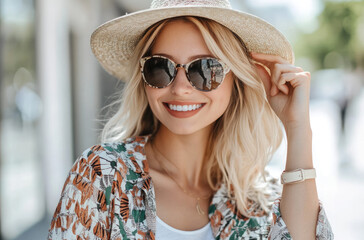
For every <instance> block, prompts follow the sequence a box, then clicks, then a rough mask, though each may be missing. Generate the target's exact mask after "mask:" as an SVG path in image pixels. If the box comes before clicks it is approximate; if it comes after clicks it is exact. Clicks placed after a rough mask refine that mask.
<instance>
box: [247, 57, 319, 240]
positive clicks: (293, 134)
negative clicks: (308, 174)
mask: <svg viewBox="0 0 364 240" xmlns="http://www.w3.org/2000/svg"><path fill="white" fill-rule="evenodd" d="M252 57H253V59H254V60H255V61H256V62H257V63H259V64H257V65H256V66H257V72H258V74H259V76H260V78H261V79H262V81H263V83H264V86H265V89H266V92H267V98H268V101H269V104H270V105H271V107H272V109H273V110H274V111H275V113H276V114H277V116H278V117H279V118H280V120H281V121H282V123H283V125H284V128H285V131H286V134H287V144H288V145H287V161H286V168H285V171H293V170H295V169H298V168H303V169H310V168H313V161H312V131H311V126H310V118H309V97H310V78H311V77H310V73H308V72H305V71H303V70H302V68H299V67H296V66H294V65H291V64H289V63H288V62H287V61H286V60H284V59H282V58H281V57H278V56H273V55H266V54H257V53H253V54H252ZM262 65H264V66H265V68H264V67H262ZM280 210H281V214H282V218H283V220H284V222H285V223H286V225H287V228H288V230H289V232H290V234H291V236H292V238H293V239H295V240H300V239H304V240H307V239H315V235H316V223H317V216H318V211H319V200H318V196H317V189H316V182H315V180H314V179H310V180H306V181H304V182H300V183H294V184H284V186H283V192H282V199H281V204H280Z"/></svg>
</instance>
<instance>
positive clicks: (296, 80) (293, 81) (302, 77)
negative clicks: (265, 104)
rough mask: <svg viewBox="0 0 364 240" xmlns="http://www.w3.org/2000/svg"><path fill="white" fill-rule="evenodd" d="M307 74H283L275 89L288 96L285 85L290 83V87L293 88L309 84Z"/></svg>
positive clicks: (287, 89)
mask: <svg viewBox="0 0 364 240" xmlns="http://www.w3.org/2000/svg"><path fill="white" fill-rule="evenodd" d="M309 80H310V78H309V73H308V72H303V73H284V74H282V75H281V77H280V79H279V81H278V83H277V87H278V89H280V90H281V91H282V92H284V93H285V94H288V92H289V88H288V86H287V83H290V85H291V86H292V87H293V88H295V87H297V86H299V85H302V84H303V83H304V82H309Z"/></svg>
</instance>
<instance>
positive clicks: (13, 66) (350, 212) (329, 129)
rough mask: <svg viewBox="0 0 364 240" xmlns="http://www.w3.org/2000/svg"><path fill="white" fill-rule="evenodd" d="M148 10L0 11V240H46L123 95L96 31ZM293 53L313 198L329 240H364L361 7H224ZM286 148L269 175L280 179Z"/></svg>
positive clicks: (272, 2)
mask: <svg viewBox="0 0 364 240" xmlns="http://www.w3.org/2000/svg"><path fill="white" fill-rule="evenodd" d="M150 2H151V1H150V0H102V1H100V0H1V1H0V31H1V39H0V53H1V64H0V75H1V77H0V109H1V111H0V121H1V122H0V124H1V125H0V143H1V144H0V145H1V148H0V194H1V195H0V239H6V240H14V239H22V240H25V239H45V238H46V236H47V230H48V226H49V223H50V219H51V215H52V214H53V212H54V210H55V207H56V205H57V203H58V200H59V197H60V193H61V189H62V187H63V183H64V181H65V179H66V176H67V173H68V171H69V169H70V168H71V166H72V163H73V162H74V160H75V159H76V158H77V156H78V155H80V154H81V153H82V152H83V150H84V149H86V148H88V147H90V146H91V145H94V144H96V143H99V141H100V140H99V138H98V135H99V133H100V130H101V128H102V122H103V120H104V119H105V118H106V111H105V109H104V107H105V106H106V105H107V104H108V103H110V102H111V100H112V99H111V97H110V96H112V94H113V93H115V92H117V90H119V89H121V88H122V84H121V83H120V82H118V81H117V80H116V79H115V78H113V77H111V76H108V75H107V74H106V73H105V71H104V70H103V69H101V67H100V66H99V65H98V63H97V62H96V60H95V58H94V57H93V55H92V53H91V50H90V46H89V38H90V35H91V33H92V31H93V30H94V29H95V28H96V27H97V26H98V25H100V24H101V23H103V22H105V21H107V20H110V19H112V18H114V17H117V16H121V15H124V14H125V13H126V12H128V13H130V12H133V11H136V10H139V9H145V8H148V7H149V5H150ZM231 3H232V5H233V8H235V9H240V10H242V11H247V12H250V13H253V14H255V15H258V16H259V17H261V18H263V19H265V20H267V21H268V22H270V23H272V24H273V25H274V26H276V27H277V28H278V29H279V30H280V31H282V32H283V33H284V34H285V35H286V36H287V38H288V39H289V41H290V42H291V43H292V45H293V47H294V50H295V53H296V65H298V66H301V67H303V68H304V69H305V70H307V71H311V73H312V84H311V85H312V90H311V98H312V99H311V106H310V107H311V124H312V129H313V141H314V146H313V155H314V161H315V167H316V169H317V172H318V178H317V185H318V191H319V198H320V200H321V201H322V202H323V204H324V206H325V209H326V212H327V215H328V217H329V219H330V222H331V226H332V228H333V230H334V233H335V236H336V239H363V236H364V228H363V226H364V204H363V203H364V124H363V123H364V88H363V83H364V2H363V1H339V0H336V1H324V0H306V1H290V0H245V1H243V0H231ZM285 150H286V149H285V146H284V143H283V144H282V147H281V148H280V149H279V150H278V151H277V153H276V155H275V156H274V158H273V161H272V163H271V164H270V166H269V168H270V170H271V172H272V174H274V175H276V176H279V174H280V172H281V171H282V170H283V169H284V157H285Z"/></svg>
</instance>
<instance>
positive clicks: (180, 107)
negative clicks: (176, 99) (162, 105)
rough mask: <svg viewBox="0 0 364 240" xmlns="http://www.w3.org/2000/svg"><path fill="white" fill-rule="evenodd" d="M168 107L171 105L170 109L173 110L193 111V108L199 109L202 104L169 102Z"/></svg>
mask: <svg viewBox="0 0 364 240" xmlns="http://www.w3.org/2000/svg"><path fill="white" fill-rule="evenodd" d="M168 107H169V109H171V110H173V111H178V112H187V111H193V110H196V109H199V108H200V107H202V104H193V105H173V104H168Z"/></svg>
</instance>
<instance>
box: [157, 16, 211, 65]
mask: <svg viewBox="0 0 364 240" xmlns="http://www.w3.org/2000/svg"><path fill="white" fill-rule="evenodd" d="M151 53H152V55H155V54H161V55H167V56H172V57H173V58H174V59H173V60H175V61H178V62H179V63H183V62H185V61H187V60H190V58H191V56H197V55H208V56H212V54H211V52H210V50H209V49H208V47H207V45H206V43H205V40H204V38H203V37H202V34H201V32H200V30H199V29H198V28H197V26H195V24H193V23H191V22H188V21H186V20H183V19H178V20H172V21H170V22H168V23H167V24H166V25H165V26H163V28H162V29H161V31H160V32H159V34H158V36H157V37H156V39H155V42H154V44H153V46H152V49H151Z"/></svg>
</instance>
